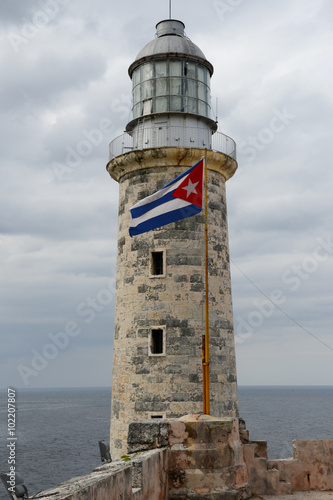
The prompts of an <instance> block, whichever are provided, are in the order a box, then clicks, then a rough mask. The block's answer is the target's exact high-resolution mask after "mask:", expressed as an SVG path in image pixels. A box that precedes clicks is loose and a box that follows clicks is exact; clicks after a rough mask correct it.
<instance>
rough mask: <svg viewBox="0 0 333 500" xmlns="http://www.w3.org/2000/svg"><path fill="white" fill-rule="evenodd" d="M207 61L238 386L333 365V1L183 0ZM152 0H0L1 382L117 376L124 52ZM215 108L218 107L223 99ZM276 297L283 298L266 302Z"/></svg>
mask: <svg viewBox="0 0 333 500" xmlns="http://www.w3.org/2000/svg"><path fill="white" fill-rule="evenodd" d="M172 15H173V17H174V18H176V19H181V20H182V21H183V22H184V23H185V25H186V34H187V35H188V36H189V37H190V38H191V39H192V40H193V41H194V42H195V43H196V44H197V45H198V46H199V47H200V48H201V49H202V50H203V52H204V53H205V55H206V57H207V58H208V59H209V60H210V61H211V62H212V63H213V65H214V67H215V73H214V76H213V79H212V96H213V99H212V102H213V107H214V108H215V102H216V98H218V103H219V104H218V115H219V124H220V131H222V132H224V133H226V134H227V135H230V136H231V137H233V138H234V139H235V140H236V142H237V146H238V162H239V168H238V172H237V173H236V175H235V176H234V177H233V178H232V179H231V180H230V181H229V182H228V190H227V196H228V209H229V233H230V252H231V258H232V285H233V301H234V317H235V336H236V349H237V368H238V381H239V384H241V385H252V384H255V385H264V384H268V385H331V384H332V380H333V362H332V361H333V339H332V321H333V307H332V301H333V284H332V283H333V215H332V214H333V196H332V186H333V174H332V157H333V140H332V74H333V68H332V66H333V57H332V46H333V32H332V26H333V24H332V23H333V3H332V2H330V0H326V1H325V0H279V1H277V0H216V1H213V0H207V1H205V2H203V1H199V0H173V12H172ZM167 17H168V1H167V0H163V1H161V0H159V1H158V2H157V1H156V0H155V1H152V0H141V1H140V2H137V1H135V0H127V1H126V2H115V1H113V0H108V1H107V0H94V2H92V1H88V0H38V1H35V0H24V1H22V0H2V1H1V5H0V30H1V44H0V60H1V69H2V70H1V87H0V99H1V110H0V112H1V122H0V127H1V134H0V140H1V148H0V155H1V163H0V165H1V184H0V189H1V197H0V203H1V216H2V217H1V235H0V238H1V240H0V243H1V246H0V252H1V282H0V290H1V292H0V293H1V306H0V307H1V320H2V321H1V332H0V335H1V337H0V340H1V350H0V387H7V386H8V385H11V386H16V387H61V386H109V385H110V384H111V360H112V332H113V311H114V276H115V269H116V234H117V204H118V186H117V184H116V183H115V182H114V181H113V180H111V178H110V177H109V175H108V174H107V172H106V170H105V165H106V163H107V160H108V144H109V142H110V141H111V140H112V139H113V138H114V137H116V136H117V135H119V134H121V133H122V132H123V130H124V127H125V125H126V123H127V122H128V121H129V119H130V102H131V82H130V80H129V77H128V74H127V68H128V66H129V64H130V63H131V62H132V61H133V59H134V58H135V57H136V55H137V53H138V52H139V50H140V49H141V48H142V47H143V46H144V45H145V44H146V43H148V42H149V41H150V40H152V39H153V38H154V35H155V25H156V23H157V22H158V21H160V20H162V19H164V18H167ZM215 112H216V110H215ZM273 302H274V303H275V305H273Z"/></svg>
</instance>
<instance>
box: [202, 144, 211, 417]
mask: <svg viewBox="0 0 333 500" xmlns="http://www.w3.org/2000/svg"><path fill="white" fill-rule="evenodd" d="M208 291H209V289H208V202H207V151H206V155H205V336H204V353H203V413H204V414H206V415H210V388H209V307H208Z"/></svg>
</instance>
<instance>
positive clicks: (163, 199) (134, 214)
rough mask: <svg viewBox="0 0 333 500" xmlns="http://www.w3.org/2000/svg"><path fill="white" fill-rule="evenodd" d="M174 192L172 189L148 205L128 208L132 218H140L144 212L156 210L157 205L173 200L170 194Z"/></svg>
mask: <svg viewBox="0 0 333 500" xmlns="http://www.w3.org/2000/svg"><path fill="white" fill-rule="evenodd" d="M165 187H166V186H165ZM163 189H164V188H163ZM175 191H176V190H175V189H174V190H173V191H170V192H169V193H167V194H165V195H164V196H162V197H161V198H158V199H157V200H154V201H151V202H150V203H145V205H141V206H140V207H133V208H130V212H131V214H132V218H133V219H136V218H137V217H141V215H144V214H145V213H146V212H149V211H150V210H152V209H153V208H156V207H158V206H159V205H163V203H166V202H167V201H171V200H173V199H174V198H173V196H172V193H174V192H175Z"/></svg>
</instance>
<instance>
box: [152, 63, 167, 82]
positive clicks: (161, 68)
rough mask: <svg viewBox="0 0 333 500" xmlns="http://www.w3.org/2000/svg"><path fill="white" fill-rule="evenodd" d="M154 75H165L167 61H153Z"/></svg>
mask: <svg viewBox="0 0 333 500" xmlns="http://www.w3.org/2000/svg"><path fill="white" fill-rule="evenodd" d="M155 76H156V78H160V77H161V76H167V63H166V61H157V62H155Z"/></svg>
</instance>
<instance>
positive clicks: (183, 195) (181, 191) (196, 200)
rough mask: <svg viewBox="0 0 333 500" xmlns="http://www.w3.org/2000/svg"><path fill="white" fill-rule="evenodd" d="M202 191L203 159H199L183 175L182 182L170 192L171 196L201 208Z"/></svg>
mask: <svg viewBox="0 0 333 500" xmlns="http://www.w3.org/2000/svg"><path fill="white" fill-rule="evenodd" d="M202 191H203V160H201V161H199V163H198V164H197V165H196V166H195V167H194V169H193V170H192V172H190V173H189V174H188V175H186V176H185V178H184V180H183V182H182V183H181V184H180V185H179V186H178V187H177V189H175V191H174V192H173V193H172V196H174V197H175V198H180V199H181V200H185V201H188V202H189V203H193V205H196V206H197V207H200V208H202Z"/></svg>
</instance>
